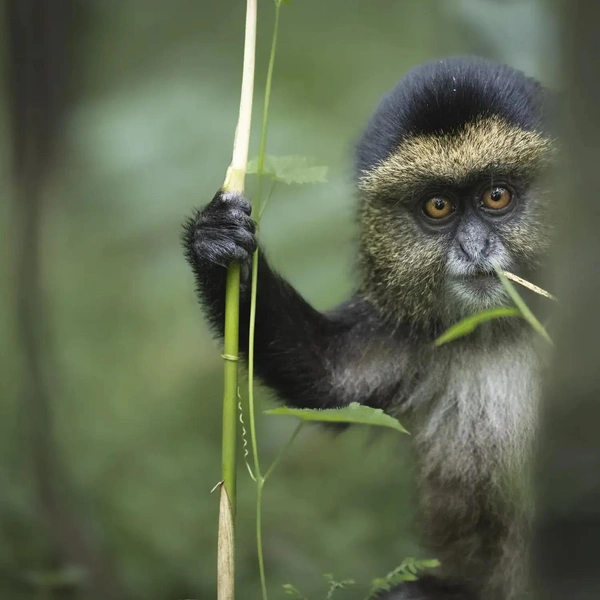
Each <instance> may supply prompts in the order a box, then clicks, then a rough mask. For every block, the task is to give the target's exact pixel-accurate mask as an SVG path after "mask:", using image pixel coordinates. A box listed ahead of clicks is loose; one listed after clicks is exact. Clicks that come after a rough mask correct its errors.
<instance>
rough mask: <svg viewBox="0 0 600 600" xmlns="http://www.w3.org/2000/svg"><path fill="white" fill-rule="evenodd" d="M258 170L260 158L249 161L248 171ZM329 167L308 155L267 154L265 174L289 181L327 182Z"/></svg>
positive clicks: (275, 179) (272, 177)
mask: <svg viewBox="0 0 600 600" xmlns="http://www.w3.org/2000/svg"><path fill="white" fill-rule="evenodd" d="M257 171H258V158H254V159H252V160H251V161H250V162H249V163H248V173H256V172H257ZM327 171H328V169H327V167H325V166H322V165H317V164H316V161H315V159H312V158H308V157H306V156H270V155H269V156H266V157H265V164H264V169H263V171H262V174H263V175H266V176H268V177H269V178H270V179H272V180H273V181H280V182H282V183H287V184H288V185H290V184H292V183H299V184H306V183H327Z"/></svg>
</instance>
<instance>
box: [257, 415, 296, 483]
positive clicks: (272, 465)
mask: <svg viewBox="0 0 600 600" xmlns="http://www.w3.org/2000/svg"><path fill="white" fill-rule="evenodd" d="M304 424H305V423H304V421H300V422H299V423H298V425H297V427H296V429H294V433H292V436H291V437H290V439H289V440H288V441H287V443H286V445H285V446H284V447H283V448H282V449H281V450H280V451H279V453H278V454H277V456H276V457H275V460H274V461H273V463H272V464H271V466H270V467H269V468H268V470H267V472H266V473H265V476H264V477H263V482H264V481H266V480H267V479H268V478H269V475H271V473H273V471H274V470H275V468H276V467H277V465H278V464H279V463H280V461H281V459H282V458H283V457H284V456H285V455H286V454H287V451H288V450H289V449H290V446H291V445H292V444H293V443H294V440H295V439H296V438H297V437H298V434H299V433H300V430H301V429H302V427H303V425H304Z"/></svg>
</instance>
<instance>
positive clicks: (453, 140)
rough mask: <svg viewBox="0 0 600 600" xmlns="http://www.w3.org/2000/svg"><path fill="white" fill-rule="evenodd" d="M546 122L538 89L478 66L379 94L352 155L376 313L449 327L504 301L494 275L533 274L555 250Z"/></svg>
mask: <svg viewBox="0 0 600 600" xmlns="http://www.w3.org/2000/svg"><path fill="white" fill-rule="evenodd" d="M544 116H545V115H544V92H543V89H542V87H541V86H540V84H538V83H537V82H536V81H534V80H533V79H530V78H528V77H526V76H525V75H524V74H523V73H521V72H519V71H516V70H514V69H512V68H510V67H507V66H503V65H499V64H496V63H493V62H489V61H486V60H483V59H474V58H471V59H466V58H450V59H446V60H441V61H435V62H432V63H429V64H426V65H424V66H421V67H418V68H416V69H413V70H412V71H410V72H409V73H408V74H407V75H406V76H405V77H404V78H403V79H401V80H400V81H399V83H398V84H397V85H396V87H395V88H394V89H393V90H392V91H391V92H390V93H388V94H387V95H386V96H384V98H383V99H382V101H381V103H380V104H379V106H378V108H377V110H376V111H375V114H374V115H373V117H372V118H371V120H370V122H369V124H368V126H367V128H366V131H365V132H364V134H363V137H362V139H361V141H360V143H359V145H358V151H357V168H358V185H359V190H360V208H359V217H360V218H359V220H360V227H361V251H360V262H361V265H362V268H363V276H364V289H363V292H364V293H365V295H366V296H367V297H368V298H369V299H370V300H371V301H372V302H373V303H374V304H375V305H376V306H378V307H379V308H380V309H381V310H383V311H384V312H385V313H386V314H388V315H389V316H394V315H397V316H398V318H409V319H413V320H417V321H430V320H432V319H433V320H441V321H447V320H452V319H456V318H460V317H462V316H466V315H468V314H472V313H474V312H477V311H479V310H483V309H486V308H492V307H496V306H502V305H504V304H506V303H507V296H506V292H505V290H504V288H503V287H502V284H501V283H500V281H499V279H498V278H497V276H496V275H495V271H494V268H495V267H499V268H500V269H504V270H508V271H511V272H513V273H519V272H521V273H523V272H530V271H531V269H532V268H535V266H536V265H538V264H539V261H540V259H541V258H542V257H543V255H544V254H545V252H546V250H547V248H548V244H549V235H550V224H549V220H550V219H549V218H548V217H549V210H548V198H547V196H546V195H545V194H544V193H543V190H542V189H541V187H540V183H539V182H540V175H541V174H542V172H543V170H544V168H545V167H547V165H548V164H549V160H550V158H551V155H552V143H551V140H550V137H549V135H548V134H547V133H546V130H545V128H544Z"/></svg>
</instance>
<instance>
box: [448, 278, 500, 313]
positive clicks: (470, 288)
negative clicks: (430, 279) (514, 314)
mask: <svg viewBox="0 0 600 600" xmlns="http://www.w3.org/2000/svg"><path fill="white" fill-rule="evenodd" d="M446 292H447V298H448V301H449V303H450V304H451V307H452V309H453V310H452V312H455V313H458V314H460V315H461V316H463V317H464V316H468V315H471V314H473V313H475V312H478V311H481V310H488V309H491V308H498V307H499V306H505V305H506V304H507V299H508V294H507V293H506V290H505V289H504V286H503V285H502V283H501V282H500V280H499V279H498V277H497V276H496V275H495V274H491V273H480V274H477V275H472V276H467V277H452V278H450V279H449V280H448V281H447V284H446Z"/></svg>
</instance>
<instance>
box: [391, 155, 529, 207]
mask: <svg viewBox="0 0 600 600" xmlns="http://www.w3.org/2000/svg"><path fill="white" fill-rule="evenodd" d="M532 177H533V174H532V172H531V170H530V168H526V167H524V166H523V165H519V164H512V163H505V164H502V165H500V164H497V163H495V164H492V165H487V166H485V167H482V168H480V169H476V170H474V171H472V172H470V173H465V174H461V175H460V176H453V175H451V174H444V175H441V174H431V175H427V176H420V177H415V178H414V179H413V180H410V179H407V178H399V179H398V180H394V178H390V181H389V182H388V186H386V187H387V190H385V192H387V193H390V194H391V195H392V196H393V197H394V198H396V199H397V200H399V201H402V202H411V201H412V200H414V199H415V198H417V197H421V196H423V195H427V194H431V193H434V194H435V193H443V192H444V191H446V192H448V191H453V192H456V193H466V192H469V191H472V189H473V188H475V187H477V186H480V185H485V184H486V183H492V184H493V183H494V181H498V182H501V181H504V182H506V183H515V184H519V185H526V184H527V183H528V182H529V181H530V180H531V179H532Z"/></svg>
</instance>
